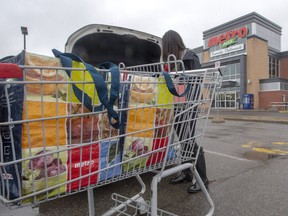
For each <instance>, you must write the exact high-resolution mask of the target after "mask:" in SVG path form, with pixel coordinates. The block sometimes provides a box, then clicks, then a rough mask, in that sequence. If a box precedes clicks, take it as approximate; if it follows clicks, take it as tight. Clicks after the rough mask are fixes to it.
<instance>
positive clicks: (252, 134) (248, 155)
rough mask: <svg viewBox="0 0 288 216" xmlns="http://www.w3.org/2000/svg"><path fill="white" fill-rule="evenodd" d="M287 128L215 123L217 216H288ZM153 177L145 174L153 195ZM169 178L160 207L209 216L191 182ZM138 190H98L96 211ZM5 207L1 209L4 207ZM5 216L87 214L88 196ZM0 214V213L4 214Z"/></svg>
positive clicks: (130, 186)
mask: <svg viewBox="0 0 288 216" xmlns="http://www.w3.org/2000/svg"><path fill="white" fill-rule="evenodd" d="M287 129H288V126H287V125H285V124H277V123H263V122H253V121H233V120H229V121H227V120H226V121H225V123H211V120H209V124H208V126H207V130H206V137H205V140H204V142H203V146H204V149H205V151H206V154H205V157H206V163H207V169H208V177H209V180H210V186H209V193H210V195H211V198H212V200H213V202H214V204H215V212H214V215H217V216H222V215H235V216H241V215H243V216H244V215H245V216H249V215H251V216H252V215H253V216H257V215H261V216H263V215H273V216H274V215H275V216H276V215H279V216H287V215H288V205H287V203H288V196H287V194H288V186H287V179H288V169H287V159H288V138H287V135H286V133H287ZM152 176H153V173H148V174H145V175H143V179H144V182H145V183H146V186H147V193H146V194H145V198H146V199H149V196H150V190H149V187H150V182H151V179H152ZM168 182H169V177H167V178H165V179H163V180H162V181H161V182H160V184H159V186H158V206H159V207H160V208H161V209H165V210H167V211H170V212H173V213H174V214H177V215H181V216H185V215H187V216H188V215H197V216H198V215H205V214H206V213H207V212H208V210H209V206H208V203H207V201H206V200H205V198H204V196H203V194H202V193H199V194H188V193H187V192H186V190H187V188H188V187H189V185H190V184H189V183H187V184H181V185H169V183H168ZM139 190H140V187H139V185H138V184H137V181H136V180H135V179H134V178H131V179H127V180H124V181H121V182H116V183H113V184H110V185H107V186H103V187H100V188H96V189H95V190H94V196H95V208H96V210H95V212H96V215H101V214H102V213H104V212H105V211H106V210H107V209H109V208H110V207H111V206H112V205H113V201H112V200H111V198H110V196H111V194H112V193H114V192H115V193H119V194H122V195H125V196H132V195H134V194H135V193H137V192H139ZM1 205H2V204H1ZM0 209H1V210H0V215H1V216H6V215H7V216H8V215H9V216H12V215H13V216H17V215H40V216H42V215H43V216H48V215H49V216H50V215H53V216H57V215H62V216H63V215H69V216H74V215H75V216H76V215H77V216H78V215H88V204H87V194H86V193H79V194H76V195H72V196H68V197H65V198H61V199H57V200H55V201H50V202H47V203H44V204H41V205H40V207H39V208H37V209H34V210H32V209H31V208H29V207H28V208H25V209H21V210H16V211H11V210H7V208H2V206H1V208H0ZM1 212H2V213H1Z"/></svg>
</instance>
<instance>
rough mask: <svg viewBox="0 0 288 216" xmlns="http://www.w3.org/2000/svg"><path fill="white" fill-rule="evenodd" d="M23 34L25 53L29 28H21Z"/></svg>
mask: <svg viewBox="0 0 288 216" xmlns="http://www.w3.org/2000/svg"><path fill="white" fill-rule="evenodd" d="M21 32H22V34H23V35H24V51H26V35H28V29H27V27H23V26H21Z"/></svg>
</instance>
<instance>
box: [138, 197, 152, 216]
mask: <svg viewBox="0 0 288 216" xmlns="http://www.w3.org/2000/svg"><path fill="white" fill-rule="evenodd" d="M136 202H137V203H136V207H137V214H138V215H147V213H148V212H149V204H148V203H147V202H146V201H145V200H144V199H143V197H139V198H138V199H137V200H136Z"/></svg>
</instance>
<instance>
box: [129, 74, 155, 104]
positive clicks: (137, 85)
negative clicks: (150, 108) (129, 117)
mask: <svg viewBox="0 0 288 216" xmlns="http://www.w3.org/2000/svg"><path fill="white" fill-rule="evenodd" d="M154 88H155V84H154V83H153V80H152V78H151V77H140V76H135V77H134V79H133V84H132V88H131V91H130V95H131V98H132V100H134V101H135V102H139V103H148V102H149V101H151V100H152V99H153V98H154V97H155V91H154Z"/></svg>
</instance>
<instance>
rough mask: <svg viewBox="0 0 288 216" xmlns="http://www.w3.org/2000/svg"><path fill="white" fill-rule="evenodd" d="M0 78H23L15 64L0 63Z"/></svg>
mask: <svg viewBox="0 0 288 216" xmlns="http://www.w3.org/2000/svg"><path fill="white" fill-rule="evenodd" d="M0 78H3V79H8V78H23V73H22V70H21V68H20V67H19V66H18V65H17V64H12V63H0Z"/></svg>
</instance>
